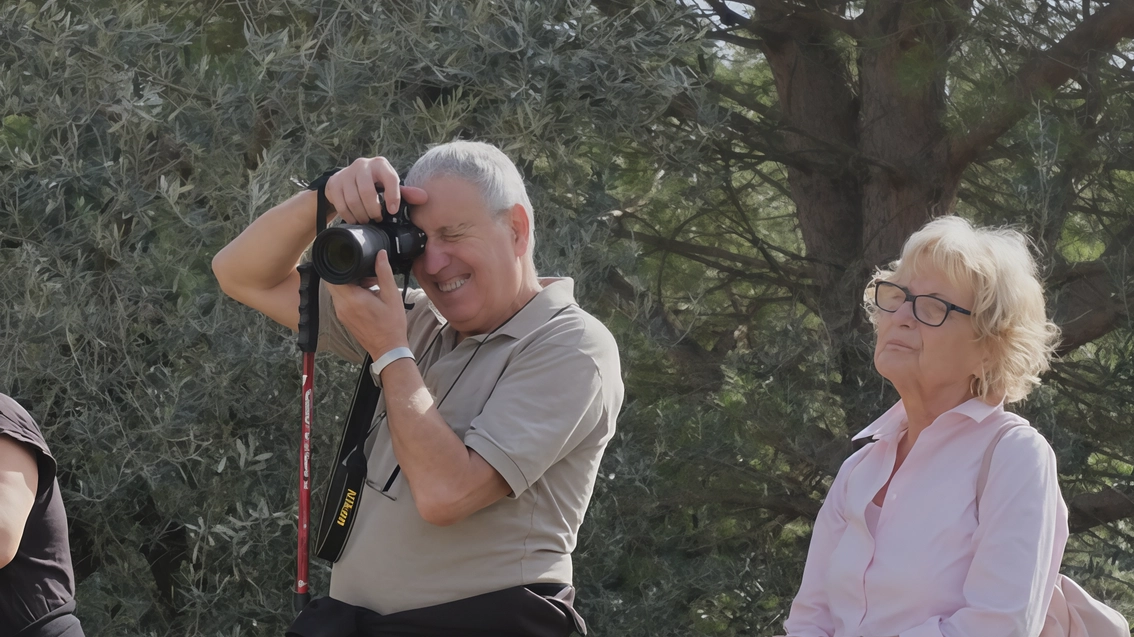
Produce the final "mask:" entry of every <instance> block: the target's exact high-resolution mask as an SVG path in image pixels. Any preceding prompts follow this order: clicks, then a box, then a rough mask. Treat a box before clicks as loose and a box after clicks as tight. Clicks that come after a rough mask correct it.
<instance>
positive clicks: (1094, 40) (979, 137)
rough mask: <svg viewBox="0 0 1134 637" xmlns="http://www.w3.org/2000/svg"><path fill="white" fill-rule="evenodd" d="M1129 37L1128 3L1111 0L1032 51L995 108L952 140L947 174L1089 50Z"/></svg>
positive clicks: (1131, 10)
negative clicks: (1053, 41) (1046, 46)
mask: <svg viewBox="0 0 1134 637" xmlns="http://www.w3.org/2000/svg"><path fill="white" fill-rule="evenodd" d="M1130 37H1134V2H1115V3H1113V4H1110V5H1108V6H1106V7H1103V8H1102V9H1100V10H1099V11H1098V12H1097V13H1095V14H1094V15H1092V16H1090V17H1088V18H1087V19H1085V20H1083V22H1081V23H1080V24H1079V26H1077V27H1075V28H1074V29H1072V30H1071V32H1070V33H1068V34H1067V35H1066V36H1064V38H1063V39H1062V40H1060V41H1059V42H1058V43H1057V44H1055V45H1053V46H1052V47H1051V48H1049V49H1047V50H1045V51H1042V52H1040V53H1038V54H1036V55H1035V56H1034V57H1033V58H1032V59H1031V60H1029V61H1028V62H1026V63H1025V64H1024V65H1023V66H1022V67H1021V68H1020V70H1019V72H1018V73H1017V74H1016V77H1015V79H1014V80H1013V81H1012V82H1011V85H1010V88H1009V94H1008V97H1007V99H1006V100H1005V101H1004V103H1003V105H1002V106H1001V108H1000V110H998V111H996V112H994V113H992V114H991V115H989V116H988V117H987V118H986V119H985V120H984V121H983V122H981V123H980V124H979V125H978V126H977V127H976V128H974V129H972V130H971V131H970V132H969V133H968V134H967V135H966V136H965V137H964V138H963V139H960V140H958V141H956V142H954V143H953V145H952V146H953V148H952V152H951V158H950V162H949V163H950V170H951V172H952V174H954V175H959V174H961V172H963V171H964V169H965V168H966V167H967V166H968V165H969V164H970V163H972V162H973V160H974V159H976V157H977V156H978V155H979V154H980V153H981V152H982V151H984V150H985V149H986V148H988V147H989V146H990V145H991V144H992V143H993V142H994V141H996V140H997V139H998V138H999V137H1000V136H1001V135H1003V134H1004V133H1006V132H1007V131H1008V130H1009V129H1010V128H1012V126H1014V125H1015V124H1016V122H1017V121H1019V120H1020V118H1021V117H1023V116H1024V115H1025V114H1027V112H1028V110H1029V108H1030V105H1031V103H1032V101H1033V100H1035V99H1037V98H1039V97H1041V96H1042V95H1043V94H1044V93H1045V92H1048V91H1051V90H1054V89H1056V88H1058V87H1059V86H1061V85H1062V84H1063V83H1064V82H1066V81H1067V80H1068V79H1070V78H1071V77H1073V76H1074V75H1075V74H1077V73H1078V72H1079V69H1080V68H1081V67H1082V66H1083V65H1084V64H1085V63H1086V62H1087V59H1088V54H1090V52H1091V51H1107V50H1110V49H1113V48H1114V47H1115V46H1116V45H1117V44H1118V43H1119V42H1120V41H1122V40H1124V39H1126V38H1130Z"/></svg>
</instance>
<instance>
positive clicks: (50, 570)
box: [0, 394, 81, 637]
mask: <svg viewBox="0 0 1134 637" xmlns="http://www.w3.org/2000/svg"><path fill="white" fill-rule="evenodd" d="M0 436H8V437H10V438H12V439H14V440H16V441H17V442H21V443H24V445H26V446H28V447H30V448H31V449H32V450H34V453H35V457H36V462H37V463H38V465H39V487H38V489H37V491H36V494H35V503H34V504H33V505H32V509H31V513H30V514H29V515H28V521H27V524H26V525H25V526H24V534H23V537H22V539H21V541H20V548H19V549H18V550H17V551H16V556H15V558H13V559H12V561H11V562H10V563H9V564H8V565H7V566H5V567H4V568H0V635H17V634H18V633H20V631H22V630H24V629H25V628H28V627H29V626H31V625H32V624H34V623H36V622H37V620H41V619H44V618H45V617H46V616H47V615H49V614H52V613H53V612H55V614H58V611H60V610H63V611H64V612H66V611H67V610H70V609H69V608H68V609H63V607H64V606H65V605H68V606H70V607H73V604H72V600H73V598H74V596H75V576H74V573H73V572H72V570H71V547H70V543H69V542H68V541H67V516H66V514H65V513H64V511H63V499H62V497H61V496H60V495H59V482H58V481H57V480H56V479H55V467H56V465H55V458H53V457H52V456H51V452H50V451H48V449H47V443H46V442H44V440H43V434H42V433H40V431H39V427H38V426H37V425H36V424H35V421H34V420H32V417H31V416H30V415H28V412H27V411H25V410H24V408H23V407H21V406H20V405H19V403H17V402H16V401H14V400H12V399H11V398H9V397H8V396H5V395H4V394H0ZM41 623H42V622H41ZM56 623H57V622H56ZM67 623H74V624H77V623H78V622H77V621H76V620H73V619H72V620H71V621H70V622H67ZM37 628H38V627H37ZM74 628H77V626H76V627H73V629H74ZM39 632H40V631H38V630H34V629H33V632H32V633H30V634H39ZM45 634H46V633H45ZM75 634H81V633H75ZM21 637H22V636H21Z"/></svg>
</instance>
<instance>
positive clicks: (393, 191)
mask: <svg viewBox="0 0 1134 637" xmlns="http://www.w3.org/2000/svg"><path fill="white" fill-rule="evenodd" d="M370 181H371V183H372V184H378V185H380V186H382V195H383V198H384V199H385V200H386V210H388V211H389V212H390V214H394V213H395V212H397V211H398V206H400V205H401V204H402V196H401V194H400V193H399V192H398V171H396V170H394V167H393V166H391V165H390V162H389V161H387V160H386V158H385V157H375V158H374V161H373V162H371V164H370ZM377 218H378V219H381V218H382V215H378V217H377Z"/></svg>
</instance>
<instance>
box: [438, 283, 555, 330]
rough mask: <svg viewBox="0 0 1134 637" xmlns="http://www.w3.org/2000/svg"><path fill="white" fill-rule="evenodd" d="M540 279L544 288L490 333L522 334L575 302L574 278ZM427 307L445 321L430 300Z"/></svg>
mask: <svg viewBox="0 0 1134 637" xmlns="http://www.w3.org/2000/svg"><path fill="white" fill-rule="evenodd" d="M539 283H540V285H541V286H543V289H542V290H540V291H539V292H538V293H537V294H536V295H535V296H534V297H532V300H530V301H528V303H527V305H525V306H524V307H522V308H520V311H519V312H516V314H514V315H513V316H512V318H510V319H508V321H507V322H505V323H504V324H503V325H501V326H500V327H499V328H497V329H496V331H495V332H493V333H492V334H491V336H493V337H495V336H498V335H501V334H506V335H508V336H511V337H512V338H523V337H524V336H527V335H528V334H531V333H532V332H534V331H535V330H536V329H538V328H539V327H541V326H542V325H543V324H545V323H547V322H548V321H549V320H551V317H553V316H555V314H556V313H557V312H560V311H562V310H563V308H565V307H567V306H569V305H574V304H575V281H574V280H573V279H571V278H568V277H560V278H542V279H540V280H539ZM429 307H430V309H431V310H433V313H434V314H436V315H437V317H438V319H439V320H441V321H443V322H444V323H446V324H447V323H448V321H445V318H444V317H443V316H441V313H440V312H438V311H437V308H435V307H434V306H433V303H432V302H430V303H429ZM488 337H489V335H486V334H475V335H473V336H469V337H468V338H469V339H472V340H475V341H484V340H487V339H488Z"/></svg>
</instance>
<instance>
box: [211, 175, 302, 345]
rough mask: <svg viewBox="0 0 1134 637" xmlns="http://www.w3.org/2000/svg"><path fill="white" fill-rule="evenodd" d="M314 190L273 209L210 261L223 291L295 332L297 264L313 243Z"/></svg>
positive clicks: (296, 317)
mask: <svg viewBox="0 0 1134 637" xmlns="http://www.w3.org/2000/svg"><path fill="white" fill-rule="evenodd" d="M315 201H316V193H315V192H313V191H304V192H301V193H299V194H297V195H295V196H294V197H292V198H291V199H288V200H287V201H285V202H283V203H281V204H280V205H278V206H276V207H274V208H272V209H271V210H269V211H267V212H266V213H264V214H263V215H261V216H260V217H259V218H258V219H256V220H255V221H253V222H252V225H250V226H248V227H247V228H245V230H244V232H241V233H240V235H239V236H237V237H236V238H235V239H233V240H232V243H229V244H228V245H226V246H225V247H224V248H223V249H221V251H220V252H218V253H217V255H216V256H215V257H213V273H214V274H215V275H216V277H217V282H218V283H220V287H221V289H222V290H224V293H225V294H227V295H229V296H230V297H232V298H233V299H235V300H237V301H239V302H241V303H243V304H244V305H247V306H249V307H251V308H254V309H257V310H259V311H261V312H263V313H264V314H265V315H267V316H268V318H270V319H272V320H273V321H275V322H277V323H279V324H281V325H285V326H287V327H289V328H291V329H292V330H297V329H299V272H297V271H296V269H295V266H296V264H297V263H299V257H300V256H301V255H302V254H303V250H304V249H305V248H306V247H307V245H308V244H309V243H311V242H312V241H313V240H314V239H315Z"/></svg>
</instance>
